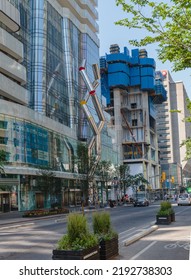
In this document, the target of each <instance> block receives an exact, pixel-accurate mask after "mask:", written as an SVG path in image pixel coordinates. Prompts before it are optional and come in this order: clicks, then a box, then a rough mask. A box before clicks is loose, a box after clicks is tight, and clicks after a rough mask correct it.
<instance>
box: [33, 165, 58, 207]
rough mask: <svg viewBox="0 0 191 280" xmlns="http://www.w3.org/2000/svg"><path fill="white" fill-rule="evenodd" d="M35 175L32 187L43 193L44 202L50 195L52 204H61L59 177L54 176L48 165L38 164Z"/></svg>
mask: <svg viewBox="0 0 191 280" xmlns="http://www.w3.org/2000/svg"><path fill="white" fill-rule="evenodd" d="M36 175H37V177H36V182H37V184H36V186H34V187H33V188H34V189H35V190H38V191H41V192H42V193H43V194H44V197H45V202H47V201H48V200H49V197H50V201H51V202H52V204H54V203H57V204H59V206H61V193H62V184H61V179H60V178H56V174H55V172H54V171H53V170H52V169H51V168H50V167H45V166H39V168H38V171H37V172H36Z"/></svg>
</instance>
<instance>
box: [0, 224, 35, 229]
mask: <svg viewBox="0 0 191 280" xmlns="http://www.w3.org/2000/svg"><path fill="white" fill-rule="evenodd" d="M31 225H34V223H27V224H15V225H13V226H6V227H0V230H4V229H12V228H17V227H28V226H31Z"/></svg>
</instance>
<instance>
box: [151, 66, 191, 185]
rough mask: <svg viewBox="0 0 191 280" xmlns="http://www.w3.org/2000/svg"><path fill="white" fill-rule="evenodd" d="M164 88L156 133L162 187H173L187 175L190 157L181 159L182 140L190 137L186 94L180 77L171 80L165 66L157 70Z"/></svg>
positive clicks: (180, 183)
mask: <svg viewBox="0 0 191 280" xmlns="http://www.w3.org/2000/svg"><path fill="white" fill-rule="evenodd" d="M160 73H162V76H163V80H164V86H165V89H166V91H167V100H166V101H165V102H163V103H162V104H160V105H158V106H157V107H156V109H157V134H158V145H159V149H160V163H161V169H162V171H163V172H165V173H166V178H165V180H163V185H164V187H167V188H174V187H178V186H180V185H182V179H183V178H182V175H183V177H185V178H191V161H190V160H185V157H186V146H181V144H182V141H183V140H186V139H188V138H189V137H191V127H190V123H188V122H185V121H184V118H185V117H188V116H189V111H188V109H187V99H188V95H187V92H186V90H185V87H184V84H183V82H181V81H178V82H175V81H173V78H172V77H171V75H170V73H169V71H168V70H162V71H160Z"/></svg>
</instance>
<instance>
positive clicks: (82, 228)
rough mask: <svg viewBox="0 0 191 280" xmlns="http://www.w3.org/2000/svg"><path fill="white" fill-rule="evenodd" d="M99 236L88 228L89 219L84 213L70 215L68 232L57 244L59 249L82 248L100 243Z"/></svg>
mask: <svg viewBox="0 0 191 280" xmlns="http://www.w3.org/2000/svg"><path fill="white" fill-rule="evenodd" d="M98 243H99V242H98V238H97V236H96V235H95V234H91V233H90V232H89V230H88V226H87V219H86V217H85V216H83V215H82V214H77V213H72V214H69V215H68V224H67V233H66V235H64V236H63V237H62V238H61V239H60V240H59V241H58V244H57V249H58V250H81V249H87V248H90V247H93V246H96V245H98Z"/></svg>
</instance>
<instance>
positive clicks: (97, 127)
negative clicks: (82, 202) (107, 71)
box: [79, 60, 105, 175]
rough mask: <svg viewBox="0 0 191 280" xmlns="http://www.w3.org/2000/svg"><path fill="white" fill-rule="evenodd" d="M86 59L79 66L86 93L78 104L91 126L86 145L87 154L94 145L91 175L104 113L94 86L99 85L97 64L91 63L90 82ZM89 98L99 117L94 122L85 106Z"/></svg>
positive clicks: (98, 148) (90, 152)
mask: <svg viewBox="0 0 191 280" xmlns="http://www.w3.org/2000/svg"><path fill="white" fill-rule="evenodd" d="M85 66H86V61H85V60H83V61H82V64H81V66H80V68H79V71H80V74H81V76H82V79H83V81H84V83H85V84H86V87H87V89H88V91H87V93H85V95H84V97H83V99H82V100H81V101H80V104H81V106H82V108H83V110H84V113H85V115H86V117H87V120H88V122H89V125H90V126H91V128H92V131H93V134H94V135H93V136H92V138H91V140H90V143H89V145H88V154H89V156H90V155H91V154H92V150H93V148H94V146H95V153H96V154H95V156H96V158H95V164H94V166H93V167H92V168H91V170H90V175H93V174H94V172H95V168H96V166H97V164H98V162H99V160H100V159H101V131H102V129H103V127H104V124H105V117H104V113H103V110H102V107H101V104H100V102H99V99H98V97H97V95H96V88H97V86H98V85H99V82H98V81H97V80H98V79H100V74H99V69H98V66H97V64H93V65H92V69H93V73H94V78H95V80H94V81H93V83H91V81H90V79H89V78H88V76H87V74H86V71H85V70H86V69H85ZM89 98H91V99H92V102H93V105H94V108H95V110H96V113H97V116H98V119H99V123H98V124H96V122H95V120H94V117H93V115H92V114H91V112H90V111H89V108H88V106H87V102H88V100H89Z"/></svg>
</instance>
